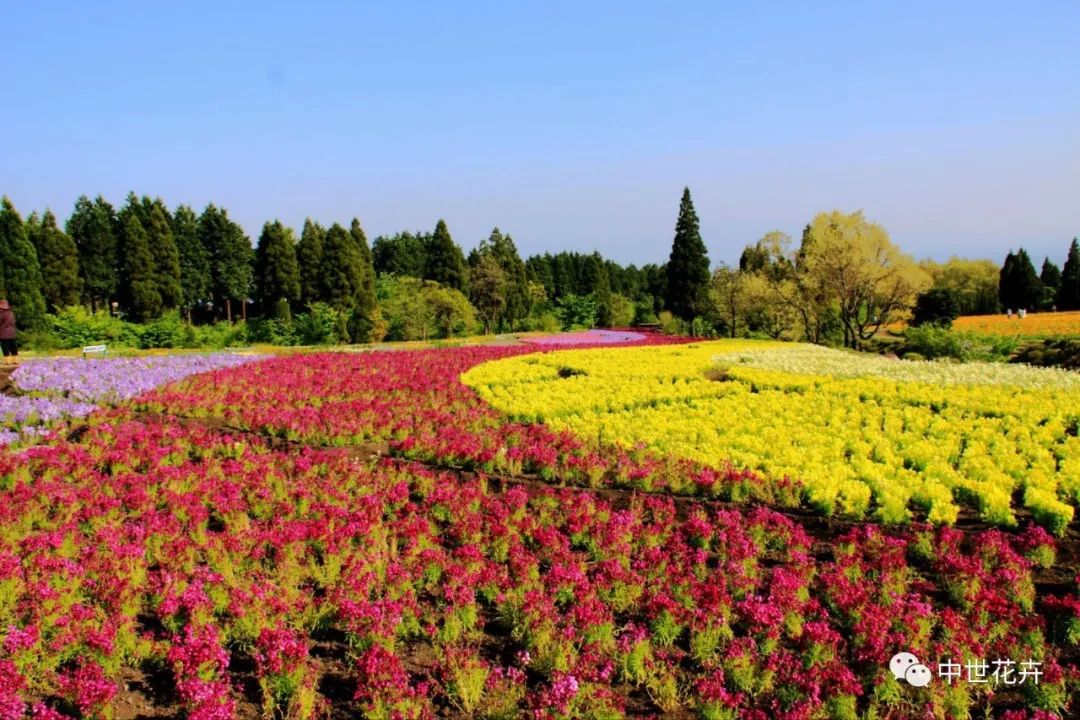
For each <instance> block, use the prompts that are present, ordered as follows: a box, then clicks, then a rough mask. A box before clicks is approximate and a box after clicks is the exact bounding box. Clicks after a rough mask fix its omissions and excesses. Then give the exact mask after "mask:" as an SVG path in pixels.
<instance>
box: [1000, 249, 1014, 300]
mask: <svg viewBox="0 0 1080 720" xmlns="http://www.w3.org/2000/svg"><path fill="white" fill-rule="evenodd" d="M1015 286H1016V254H1015V253H1014V252H1013V251H1012V250H1010V251H1009V254H1008V255H1006V256H1005V262H1003V263H1002V264H1001V270H999V271H998V302H1000V303H1001V305H1002V307H1004V308H1006V309H1008V310H1014V309H1016V289H1015Z"/></svg>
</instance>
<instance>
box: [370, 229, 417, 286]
mask: <svg viewBox="0 0 1080 720" xmlns="http://www.w3.org/2000/svg"><path fill="white" fill-rule="evenodd" d="M371 254H372V259H373V261H374V264H375V274H376V275H401V276H408V277H416V278H419V277H423V276H424V270H425V268H426V267H427V248H426V246H425V242H424V236H423V235H421V234H413V233H409V232H400V233H397V234H396V235H390V236H385V235H380V236H379V237H377V238H375V242H374V243H373V244H372V246H371Z"/></svg>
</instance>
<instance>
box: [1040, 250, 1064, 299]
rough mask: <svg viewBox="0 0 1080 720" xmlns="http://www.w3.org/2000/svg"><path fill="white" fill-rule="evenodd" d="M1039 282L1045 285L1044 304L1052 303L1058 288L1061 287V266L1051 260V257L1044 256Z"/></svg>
mask: <svg viewBox="0 0 1080 720" xmlns="http://www.w3.org/2000/svg"><path fill="white" fill-rule="evenodd" d="M1039 282H1041V283H1042V285H1043V304H1044V305H1050V304H1052V303H1053V302H1054V296H1055V295H1057V291H1058V288H1059V287H1061V268H1059V267H1058V266H1057V265H1055V264H1054V263H1052V262H1050V258H1043V264H1042V270H1041V271H1040V272H1039Z"/></svg>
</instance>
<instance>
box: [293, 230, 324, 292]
mask: <svg viewBox="0 0 1080 720" xmlns="http://www.w3.org/2000/svg"><path fill="white" fill-rule="evenodd" d="M325 239H326V230H324V229H323V227H322V226H321V225H319V223H317V222H313V221H312V220H311V218H308V219H307V220H305V221H304V230H303V232H301V233H300V242H299V243H298V244H297V246H296V264H297V267H298V268H299V270H300V300H301V301H302V302H303V303H304V304H305V305H311V304H312V303H314V302H319V301H320V300H322V299H323V297H322V290H321V286H320V282H319V268H320V266H321V265H322V256H323V242H324V240H325Z"/></svg>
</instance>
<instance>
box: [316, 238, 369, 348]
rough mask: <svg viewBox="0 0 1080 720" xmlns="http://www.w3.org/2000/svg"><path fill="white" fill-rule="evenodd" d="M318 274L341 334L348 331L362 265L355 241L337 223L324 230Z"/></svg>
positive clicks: (361, 281)
mask: <svg viewBox="0 0 1080 720" xmlns="http://www.w3.org/2000/svg"><path fill="white" fill-rule="evenodd" d="M319 278H320V280H321V286H322V297H323V300H324V302H326V303H327V304H329V305H330V306H331V307H333V308H334V309H335V310H337V311H338V314H339V316H340V317H341V318H342V329H343V330H344V331H345V332H344V333H343V334H344V335H347V334H348V318H349V315H350V314H351V313H352V312H353V311H354V310H356V304H357V298H358V296H359V295H360V293H361V290H362V287H363V284H364V267H363V260H362V258H361V255H360V249H359V247H358V246H357V244H356V242H355V241H354V240H353V238H352V237H350V235H349V232H348V231H347V230H346V229H345V228H343V227H341V225H339V224H337V223H334V224H333V225H332V226H331V227H330V229H329V230H327V231H326V239H325V240H324V241H323V253H322V264H321V265H320V266H319ZM342 339H345V338H344V337H343V338H342Z"/></svg>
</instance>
